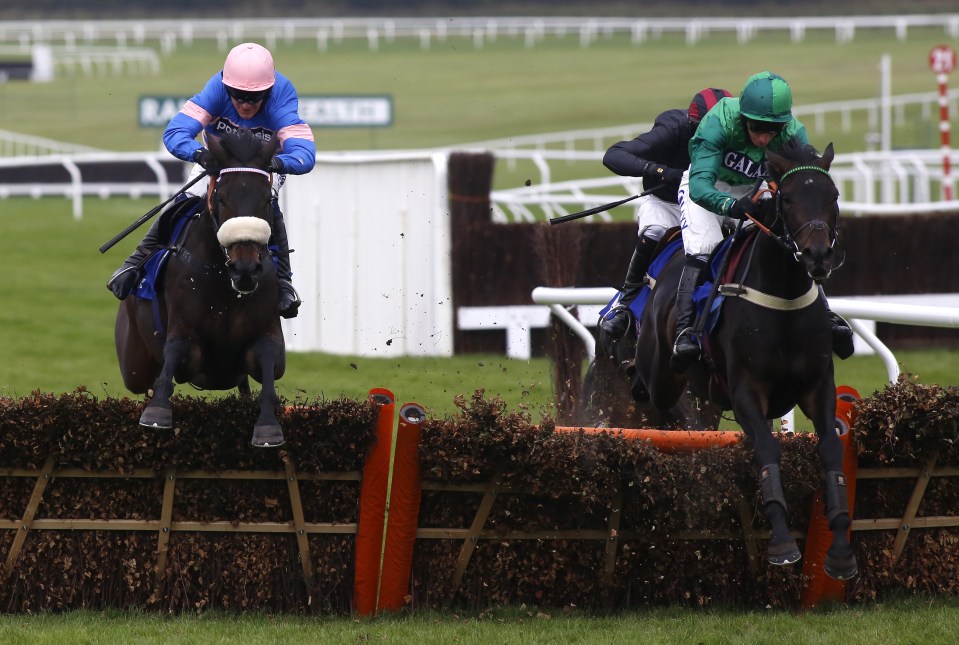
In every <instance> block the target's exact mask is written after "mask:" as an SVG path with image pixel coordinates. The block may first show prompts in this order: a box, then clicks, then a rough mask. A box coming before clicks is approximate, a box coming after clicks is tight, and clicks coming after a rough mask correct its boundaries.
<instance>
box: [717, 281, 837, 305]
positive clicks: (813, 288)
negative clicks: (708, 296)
mask: <svg viewBox="0 0 959 645" xmlns="http://www.w3.org/2000/svg"><path fill="white" fill-rule="evenodd" d="M719 293H721V294H722V295H724V296H727V297H732V298H742V299H743V300H745V301H747V302H751V303H753V304H754V305H759V306H760V307H765V308H766V309H776V310H778V311H794V310H796V309H803V308H805V307H808V306H809V305H811V304H812V303H814V302H816V300H817V299H818V298H819V287H818V286H817V285H816V284H815V283H813V284H812V285H810V287H809V291H807V292H806V293H804V294H803V295H801V296H799V297H798V298H793V299H791V300H789V299H786V298H780V297H778V296H773V295H770V294H768V293H765V292H762V291H760V290H759V289H753V288H752V287H747V286H746V285H743V284H722V285H719Z"/></svg>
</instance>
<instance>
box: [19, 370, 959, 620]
mask: <svg viewBox="0 0 959 645" xmlns="http://www.w3.org/2000/svg"><path fill="white" fill-rule="evenodd" d="M851 393H854V396H853V395H852V394H851ZM838 394H839V401H838V402H837V425H839V426H842V427H844V428H846V429H849V430H850V431H848V432H844V433H840V434H841V438H842V440H843V442H844V447H845V451H846V459H845V460H844V464H843V470H844V472H845V473H846V476H847V480H848V481H849V485H848V486H847V492H848V494H849V497H850V500H849V501H850V510H851V512H853V511H854V502H855V482H856V481H857V480H870V479H909V478H913V479H915V484H914V486H913V490H912V494H911V496H910V498H909V500H908V503H907V504H906V507H905V509H904V511H903V514H902V516H901V517H887V518H857V517H855V514H854V512H853V517H854V519H853V522H852V526H851V528H850V532H856V531H883V530H887V531H888V530H894V531H896V540H895V546H894V553H893V561H895V560H897V559H898V558H899V557H900V556H901V554H902V552H903V550H904V549H905V546H906V543H907V540H908V538H909V536H910V535H911V534H912V533H913V532H915V531H916V530H919V529H934V528H950V527H959V515H956V516H931V517H925V516H920V515H919V514H918V511H919V507H920V504H921V502H922V499H923V496H924V495H925V493H926V490H927V487H928V484H929V482H930V480H931V479H932V478H933V477H959V466H939V465H937V461H938V457H939V455H938V453H934V454H932V455H930V456H929V457H928V458H927V460H926V461H925V463H923V464H922V465H921V466H916V467H903V468H861V469H860V468H858V465H857V461H858V460H857V456H856V454H855V445H854V442H853V435H852V432H851V429H852V428H853V427H854V425H855V411H854V405H853V403H854V400H855V399H858V393H855V390H852V389H851V388H846V389H843V388H840V390H839V391H838ZM370 395H371V398H374V400H376V401H377V402H378V403H379V404H380V407H379V417H378V421H377V434H378V440H377V443H376V446H375V447H374V449H373V452H372V453H371V455H370V457H369V458H368V461H367V464H366V466H365V467H364V470H363V471H362V472H359V471H343V472H318V473H298V472H296V471H295V469H294V467H293V460H292V459H291V458H290V456H289V454H284V453H282V452H281V453H280V455H279V458H280V460H281V461H282V463H283V469H282V470H276V471H269V470H256V471H236V470H227V471H220V472H201V471H177V470H175V469H172V468H171V469H167V470H165V471H163V472H162V473H158V472H157V471H155V470H152V469H134V470H132V471H129V472H118V471H109V472H90V471H86V470H83V469H81V468H63V469H57V468H55V467H54V464H55V461H56V456H55V455H51V456H49V457H48V458H47V459H46V461H45V463H44V464H43V466H41V467H40V468H39V469H19V468H13V469H11V468H7V469H0V477H23V478H32V479H34V480H35V483H34V486H33V490H32V493H31V494H30V496H29V498H28V500H27V503H26V506H25V509H24V512H23V513H22V515H21V517H20V519H17V520H0V530H10V531H15V532H16V534H15V536H14V539H13V541H12V544H11V546H10V548H9V550H8V552H7V553H6V557H5V559H4V561H3V567H2V569H0V585H3V584H6V581H7V579H8V578H9V577H10V575H11V573H12V572H13V571H14V569H15V566H16V562H17V559H18V557H19V555H20V553H21V551H22V549H23V546H24V544H25V542H26V539H27V537H28V535H29V533H30V532H31V531H37V530H90V531H149V532H155V533H156V535H157V549H156V563H155V564H156V569H155V571H156V575H157V577H156V580H155V582H156V584H157V585H159V583H160V582H161V580H162V576H163V574H164V571H165V570H166V564H167V552H168V545H169V541H170V537H171V535H172V533H174V532H222V533H260V534H272V533H285V534H294V535H295V536H296V541H297V547H298V550H299V559H300V565H301V567H302V571H303V580H304V582H305V585H306V587H307V591H308V593H309V592H311V591H312V585H313V567H312V558H311V555H310V547H309V540H308V536H309V535H313V534H345V535H350V534H353V535H356V547H355V562H356V567H355V581H354V582H355V584H354V598H353V602H354V609H355V611H357V613H359V614H362V615H373V614H377V613H380V612H383V611H394V610H397V609H401V608H403V607H405V606H407V605H408V603H409V599H410V598H411V597H412V596H411V592H410V574H411V564H412V557H413V548H414V544H415V540H417V539H442V540H462V544H461V546H460V550H459V554H458V557H457V559H456V564H455V567H454V569H453V571H452V572H451V574H450V575H451V587H452V591H451V597H450V599H449V600H450V601H452V600H453V598H454V597H455V594H456V593H457V591H458V590H459V589H460V587H461V585H462V581H463V577H464V575H465V573H466V570H467V568H468V566H469V563H470V560H471V558H472V556H473V554H474V552H475V549H476V546H477V544H478V542H479V541H480V540H598V541H603V542H604V543H605V556H604V561H603V571H602V575H603V578H604V579H605V580H606V581H607V582H609V581H611V580H612V577H613V575H614V572H615V565H616V560H617V555H618V552H619V547H620V544H621V543H622V542H623V541H626V540H630V539H637V538H643V537H645V536H644V535H641V534H640V533H639V532H637V531H624V530H621V529H620V525H621V520H622V500H623V491H622V490H617V491H611V500H612V506H611V509H612V510H611V512H610V514H609V517H608V521H607V523H606V525H605V526H603V527H601V528H595V529H571V530H532V531H507V532H501V531H498V530H494V529H491V528H486V523H487V520H488V519H489V517H490V514H491V511H492V510H493V508H494V505H495V503H496V501H497V499H498V498H499V497H500V496H505V495H527V494H533V493H532V491H529V490H525V489H521V488H518V487H512V486H507V485H504V484H503V482H502V481H501V480H500V479H499V478H493V479H492V480H491V481H489V482H485V483H476V484H465V485H451V484H440V483H436V482H423V481H421V479H420V473H419V456H418V450H419V424H420V423H421V422H422V421H423V420H424V418H425V417H424V414H423V409H422V408H421V407H420V406H418V405H416V404H406V405H405V406H403V407H402V408H401V409H400V415H399V420H398V422H395V420H394V410H395V406H394V402H393V396H392V393H391V392H389V390H384V389H380V388H377V389H375V390H371V391H370ZM375 397H379V399H377V398H375ZM556 431H557V432H586V433H600V432H602V433H621V434H622V435H623V436H625V437H627V438H629V439H632V440H641V441H649V442H651V443H652V444H653V445H654V446H657V447H658V448H659V449H660V450H663V451H665V452H678V451H684V452H689V451H695V450H701V449H705V448H717V447H723V446H729V445H732V444H735V443H736V442H738V441H739V440H740V438H741V437H742V433H740V432H738V431H705V432H691V431H688V432H687V431H679V432H671V431H662V430H632V429H625V430H624V429H608V428H575V427H557V428H556ZM161 477H162V480H163V492H162V497H161V500H160V504H159V512H158V517H157V519H148V520H142V519H136V520H126V519H94V518H89V519H55V518H37V517H36V514H37V511H38V509H39V507H40V504H41V503H42V501H43V496H44V493H45V491H46V489H47V487H48V484H49V483H50V482H51V481H52V480H54V479H57V478H77V479H84V478H86V479H109V478H113V479H158V478H161ZM184 480H248V481H281V480H282V481H285V482H286V484H287V492H288V503H289V506H290V511H291V516H292V520H291V521H289V522H231V521H213V522H207V521H173V519H172V517H173V510H174V506H175V502H176V487H177V482H179V481H184ZM301 481H340V482H344V481H353V482H357V484H358V485H360V488H361V491H360V509H359V515H358V521H357V522H355V523H336V522H306V521H305V515H304V512H303V503H302V497H301V493H300V487H299V482H301ZM422 491H445V492H453V493H463V494H469V495H481V496H482V497H481V500H480V502H479V505H478V508H477V511H476V513H475V514H474V516H473V518H472V520H471V521H470V525H469V526H467V527H447V528H442V527H441V528H435V527H429V528H419V527H418V517H419V502H420V499H421V494H422ZM821 503H822V500H821V498H819V499H817V500H814V503H813V509H812V511H811V514H810V515H811V517H810V526H809V529H808V530H807V531H797V530H794V531H793V536H794V537H797V538H806V545H805V557H804V565H803V566H804V569H803V573H804V576H805V578H806V580H805V583H804V588H803V595H802V598H801V600H800V606H801V608H802V609H808V608H811V607H814V606H816V605H818V604H821V603H823V602H827V601H842V600H843V598H844V593H845V583H843V582H840V581H835V580H832V579H830V578H827V577H826V576H825V574H824V572H823V571H822V560H823V557H824V554H825V548H827V547H828V542H824V540H825V539H826V538H825V536H826V535H827V534H828V527H826V526H824V522H825V520H824V518H823V517H821V516H822V508H821ZM738 506H739V516H740V520H741V529H740V530H739V531H736V530H724V531H703V530H699V531H680V532H677V533H675V534H673V535H671V536H670V539H671V540H743V542H744V544H745V548H746V554H747V558H748V565H749V569H750V572H751V573H752V574H758V573H759V565H760V557H761V556H760V554H759V544H758V543H759V541H761V540H764V539H768V538H769V531H768V530H757V529H754V528H753V526H752V512H753V509H752V508H751V507H750V505H749V504H748V502H747V500H746V499H742V500H739V503H738ZM824 545H825V548H824Z"/></svg>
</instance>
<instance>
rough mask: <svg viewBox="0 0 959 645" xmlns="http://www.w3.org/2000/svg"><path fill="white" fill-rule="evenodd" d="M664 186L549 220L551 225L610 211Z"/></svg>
mask: <svg viewBox="0 0 959 645" xmlns="http://www.w3.org/2000/svg"><path fill="white" fill-rule="evenodd" d="M663 186H666V184H660V185H658V186H655V187H653V188H650V189H649V190H644V191H643V192H641V193H640V194H638V195H633V196H632V197H627V198H626V199H621V200H619V201H617V202H611V203H609V204H603V205H602V206H594V207H593V208H588V209H586V210H584V211H580V212H578V213H573V214H572V215H563V216H562V217H553V218H551V219H550V220H549V223H550V225H551V226H552V225H553V224H562V223H563V222H569V221H572V220H574V219H580V218H582V217H588V216H589V215H595V214H596V213H602V212H603V211H608V210H609V209H611V208H616V207H617V206H621V205H623V204H625V203H626V202H631V201H633V200H634V199H639V198H640V197H645V196H646V195H649V194H650V193H654V192H656V191H657V190H659V189H660V188H662V187H663Z"/></svg>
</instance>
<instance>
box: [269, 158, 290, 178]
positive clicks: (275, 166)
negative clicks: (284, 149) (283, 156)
mask: <svg viewBox="0 0 959 645" xmlns="http://www.w3.org/2000/svg"><path fill="white" fill-rule="evenodd" d="M267 170H269V171H270V172H273V173H276V174H278V175H285V174H286V164H284V163H283V162H282V161H280V158H279V157H273V158H272V159H270V167H269V168H267Z"/></svg>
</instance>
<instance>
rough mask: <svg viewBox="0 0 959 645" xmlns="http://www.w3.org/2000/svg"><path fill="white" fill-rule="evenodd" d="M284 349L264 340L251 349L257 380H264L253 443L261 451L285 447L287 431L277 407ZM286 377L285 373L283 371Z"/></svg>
mask: <svg viewBox="0 0 959 645" xmlns="http://www.w3.org/2000/svg"><path fill="white" fill-rule="evenodd" d="M282 351H283V348H282V347H278V345H277V343H276V342H275V340H274V339H272V338H270V337H264V338H261V339H260V340H258V341H257V342H256V344H255V345H254V346H253V349H252V350H251V352H252V354H251V361H252V363H253V366H254V367H255V371H254V378H256V379H257V380H258V381H260V384H261V385H262V388H261V389H260V396H259V397H257V401H258V402H259V404H260V416H259V417H257V419H256V424H255V425H254V426H253V439H252V440H251V443H252V444H253V445H254V446H256V447H258V448H273V447H276V446H281V445H283V442H284V439H283V428H282V427H281V426H280V421H279V419H277V418H276V407H277V405H278V404H279V402H280V399H279V397H278V396H277V394H276V377H277V371H278V370H277V367H278V365H280V364H281V362H282V355H281V354H282ZM279 373H280V374H282V370H280V371H279Z"/></svg>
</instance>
